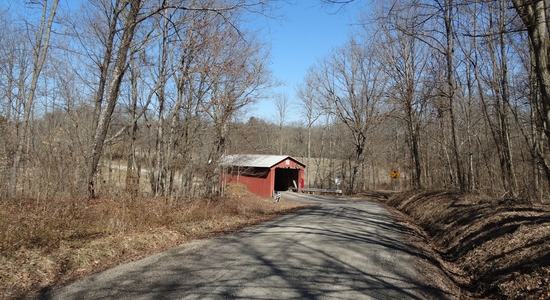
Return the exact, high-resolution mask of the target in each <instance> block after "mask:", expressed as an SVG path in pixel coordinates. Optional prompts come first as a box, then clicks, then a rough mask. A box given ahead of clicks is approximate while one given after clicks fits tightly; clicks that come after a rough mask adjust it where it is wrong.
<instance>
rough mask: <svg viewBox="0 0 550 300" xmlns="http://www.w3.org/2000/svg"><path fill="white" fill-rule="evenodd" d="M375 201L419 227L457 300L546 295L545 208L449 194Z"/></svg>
mask: <svg viewBox="0 0 550 300" xmlns="http://www.w3.org/2000/svg"><path fill="white" fill-rule="evenodd" d="M380 199H382V200H381V202H383V203H385V204H386V205H388V206H390V207H393V208H395V209H397V210H398V211H399V212H401V213H403V214H404V216H403V217H404V218H406V219H407V221H408V222H411V223H414V224H417V225H418V226H419V227H420V228H418V231H419V233H421V234H423V235H424V236H425V237H426V241H427V242H428V243H429V244H430V245H431V248H432V249H433V251H432V252H431V253H432V255H433V257H432V258H433V261H434V262H437V264H438V267H439V268H440V269H441V270H443V271H444V272H445V273H446V274H447V276H448V277H449V278H451V279H452V281H453V282H454V284H456V285H457V286H458V287H459V288H460V289H461V290H462V296H461V297H460V298H464V299H472V298H473V299H477V298H489V299H548V298H549V297H550V282H549V281H550V243H549V242H550V207H548V206H545V205H534V204H531V203H529V202H528V201H526V200H521V199H498V200H497V199H490V198H484V197H480V196H472V195H464V194H460V193H457V192H449V191H430V192H427V191H425V192H405V193H398V194H394V195H391V196H390V195H383V196H382V197H380ZM398 214H399V213H398ZM413 228H414V226H413Z"/></svg>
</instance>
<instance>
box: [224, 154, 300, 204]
mask: <svg viewBox="0 0 550 300" xmlns="http://www.w3.org/2000/svg"><path fill="white" fill-rule="evenodd" d="M222 166H223V175H222V183H225V184H227V183H233V182H238V183H242V184H244V185H246V186H247V188H248V190H249V191H251V192H252V193H254V194H257V195H259V196H260V197H263V198H268V197H271V196H273V192H274V191H287V190H289V189H292V188H298V189H301V188H303V182H304V170H305V168H306V165H304V164H303V163H301V162H300V161H298V160H297V159H295V158H292V157H290V156H288V155H263V154H234V155H227V156H224V157H223V158H222Z"/></svg>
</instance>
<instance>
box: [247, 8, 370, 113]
mask: <svg viewBox="0 0 550 300" xmlns="http://www.w3.org/2000/svg"><path fill="white" fill-rule="evenodd" d="M361 2H363V0H356V1H354V2H353V3H351V4H347V5H346V6H344V7H342V6H341V5H340V6H338V5H332V6H328V5H323V4H322V1H321V0H296V3H295V4H285V5H284V6H283V7H282V11H281V13H282V14H284V18H283V19H282V20H270V21H266V20H265V19H264V20H263V23H262V25H263V26H265V30H266V39H267V41H268V42H271V44H272V52H271V60H272V66H271V69H272V70H273V75H274V76H275V77H277V78H279V80H281V81H283V86H281V87H280V88H277V89H276V90H275V93H284V94H287V95H288V98H289V102H291V103H297V102H298V101H299V99H298V98H297V96H296V86H297V85H298V84H300V83H301V82H302V81H303V78H304V76H305V75H306V72H307V69H308V68H309V67H311V66H312V65H314V64H315V62H316V60H317V59H320V58H322V57H324V56H326V55H328V54H329V53H330V51H331V50H332V49H333V48H335V47H339V46H342V45H343V44H344V43H345V42H346V40H347V39H348V33H349V32H350V30H351V29H352V28H353V26H354V24H357V19H358V16H359V8H360V7H361ZM363 4H364V2H363ZM274 101H275V100H274V99H267V100H263V101H261V102H259V103H258V104H256V105H255V106H254V107H252V108H250V112H249V113H248V116H255V117H258V118H261V119H264V120H269V121H278V117H277V114H278V112H277V110H276V108H275V104H274ZM290 110H292V111H293V113H290V114H289V115H288V117H287V121H299V119H300V116H299V115H298V114H297V113H296V110H297V108H296V107H293V106H291V107H290V109H289V111H290Z"/></svg>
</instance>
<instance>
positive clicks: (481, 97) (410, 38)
mask: <svg viewBox="0 0 550 300" xmlns="http://www.w3.org/2000/svg"><path fill="white" fill-rule="evenodd" d="M351 2H352V1H319V3H324V4H326V5H336V7H339V6H342V5H343V6H345V5H347V4H349V3H351ZM17 3H18V4H17V5H15V4H14V5H12V6H5V7H4V6H2V7H3V8H2V9H4V10H3V11H0V26H2V28H3V29H4V30H3V34H2V35H0V78H1V79H0V95H1V96H0V183H1V184H0V197H1V198H6V197H15V198H17V197H21V198H23V197H25V198H32V199H37V200H38V201H41V200H51V199H55V198H77V199H82V198H93V197H97V196H102V195H103V196H105V195H113V196H125V197H130V199H134V198H135V197H141V196H151V197H162V199H169V200H170V201H176V200H178V201H179V200H182V199H188V198H191V197H199V196H201V197H204V196H206V197H211V196H213V195H216V194H218V193H220V192H221V191H220V187H219V182H220V179H219V175H220V172H221V168H220V167H219V162H220V159H221V158H222V156H223V155H225V154H233V153H262V154H288V155H292V156H294V157H296V158H298V159H301V160H302V161H304V162H305V163H306V164H307V166H308V168H307V171H306V185H307V186H310V187H319V188H335V187H338V188H341V189H343V190H344V191H345V192H346V193H357V192H361V191H365V190H374V189H398V188H401V189H405V188H414V189H422V188H428V189H434V188H437V189H440V188H442V189H457V190H461V191H464V192H470V191H473V192H480V193H487V194H490V195H496V196H499V197H525V198H530V199H533V200H534V201H544V199H547V198H548V193H549V189H550V130H548V128H550V67H549V66H550V64H549V62H548V61H549V53H550V43H549V41H550V38H549V36H548V35H549V32H550V30H549V28H548V23H549V22H548V20H547V18H548V1H538V0H535V1H533V0H529V1H520V0H509V1H508V0H498V1H481V0H480V1H463V0H437V1H431V0H421V1H418V0H415V1H412V0H410V1H409V0H405V1H397V0H395V1H394V0H392V1H375V2H372V3H371V5H367V4H368V3H365V12H364V14H363V15H362V16H363V17H362V19H361V20H358V22H357V24H361V26H355V27H354V28H355V29H354V31H353V32H350V33H349V39H348V41H347V42H346V43H345V44H343V45H339V46H338V47H335V48H334V50H333V51H331V52H330V53H326V55H325V56H323V57H319V58H318V60H317V62H316V63H315V64H314V65H312V66H310V68H309V69H308V71H307V75H306V76H305V78H304V79H303V82H302V83H301V84H300V85H299V86H298V87H296V98H298V99H299V101H300V103H299V104H298V105H296V106H293V105H292V101H289V98H290V99H292V98H293V97H294V95H280V96H273V95H274V94H273V92H272V91H271V90H270V88H271V87H273V86H274V85H275V84H276V80H275V79H274V78H272V76H271V74H270V70H269V54H270V53H269V49H270V47H269V44H268V43H267V42H268V41H265V40H262V37H261V35H260V34H259V33H258V32H254V31H252V30H250V28H253V27H252V26H250V24H249V23H247V22H248V21H249V20H251V19H253V17H251V16H253V15H255V16H258V15H262V16H267V17H269V16H273V15H274V9H276V8H277V7H278V6H279V5H283V4H284V5H287V4H288V3H285V2H278V1H275V0H269V1H268V0H251V1H237V0H235V1H218V0H185V1H184V0H166V1H149V0H132V1H129V0H91V1H84V2H83V4H82V6H80V7H66V5H67V4H66V3H65V2H63V1H58V0H41V1H32V2H24V3H23V2H21V3H19V2H17ZM369 3H370V2H369ZM342 34H346V33H345V32H343V33H342ZM263 99H266V100H267V101H271V102H272V103H276V105H277V112H276V114H277V115H276V116H275V117H276V119H277V120H276V121H275V122H271V121H269V120H261V119H258V118H254V117H248V118H247V119H242V118H241V116H242V114H241V113H242V112H243V111H244V110H246V109H247V108H249V107H250V105H251V104H253V103H257V101H259V100H263ZM296 110H299V111H300V112H301V118H300V119H299V120H298V121H295V120H290V119H289V118H288V115H289V112H290V111H296ZM392 171H398V172H399V173H400V174H401V176H400V177H399V179H391V178H390V176H389V174H390V173H392Z"/></svg>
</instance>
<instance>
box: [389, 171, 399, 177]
mask: <svg viewBox="0 0 550 300" xmlns="http://www.w3.org/2000/svg"><path fill="white" fill-rule="evenodd" d="M399 175H401V174H399V172H397V171H395V170H394V171H392V172H391V173H390V177H391V178H392V179H397V178H399Z"/></svg>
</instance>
